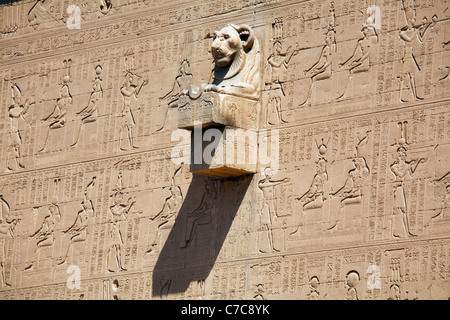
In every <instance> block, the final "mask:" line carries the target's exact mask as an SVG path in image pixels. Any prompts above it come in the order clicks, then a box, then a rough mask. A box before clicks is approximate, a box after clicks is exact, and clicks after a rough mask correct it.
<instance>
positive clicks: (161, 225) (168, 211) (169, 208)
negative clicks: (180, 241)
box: [147, 186, 183, 253]
mask: <svg viewBox="0 0 450 320" xmlns="http://www.w3.org/2000/svg"><path fill="white" fill-rule="evenodd" d="M182 202H183V195H182V194H181V189H180V187H178V186H172V187H170V196H169V197H168V198H166V201H165V202H164V205H163V207H162V209H161V211H159V212H158V213H157V214H156V215H155V216H154V217H152V218H150V220H151V221H156V222H157V223H158V227H157V231H156V233H155V236H154V238H153V241H152V243H151V245H150V248H149V249H148V250H147V253H151V252H153V250H154V247H156V246H157V245H158V243H159V242H160V241H161V237H162V231H163V230H170V229H172V227H173V226H174V225H175V219H176V216H177V214H178V211H179V209H180V207H181V204H182Z"/></svg>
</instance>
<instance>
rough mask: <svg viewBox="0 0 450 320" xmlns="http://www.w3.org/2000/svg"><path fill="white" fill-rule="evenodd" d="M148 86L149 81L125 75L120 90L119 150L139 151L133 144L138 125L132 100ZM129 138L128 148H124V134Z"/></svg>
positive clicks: (130, 74) (128, 73)
mask: <svg viewBox="0 0 450 320" xmlns="http://www.w3.org/2000/svg"><path fill="white" fill-rule="evenodd" d="M147 84H148V80H147V79H142V77H140V76H138V75H136V74H133V73H131V71H128V72H127V73H126V74H125V82H124V83H123V85H122V87H121V88H120V93H121V94H122V101H123V105H122V113H121V118H120V129H119V148H120V150H123V151H125V150H128V149H137V148H138V147H137V146H135V145H134V143H133V130H132V129H133V127H134V126H135V125H136V120H135V118H134V115H133V111H132V108H131V105H132V98H133V97H134V98H135V99H137V98H138V96H139V93H140V92H141V90H142V87H143V86H145V85H147ZM124 131H125V134H126V136H127V138H128V148H125V147H124V146H123V142H122V140H123V134H124Z"/></svg>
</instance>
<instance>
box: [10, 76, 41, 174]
mask: <svg viewBox="0 0 450 320" xmlns="http://www.w3.org/2000/svg"><path fill="white" fill-rule="evenodd" d="M12 90H13V102H14V103H13V105H12V106H10V107H9V109H8V115H9V120H10V132H9V135H10V136H9V146H8V157H7V159H8V160H7V161H8V164H7V168H8V170H11V171H12V170H13V166H12V165H11V164H10V163H9V162H10V161H11V158H14V161H15V164H16V166H15V167H16V168H24V165H23V164H22V150H21V149H22V136H21V134H20V130H19V120H20V119H23V117H24V116H25V114H26V113H27V112H28V109H29V107H30V106H31V105H32V104H33V103H34V102H31V103H30V102H28V99H26V100H25V102H22V92H21V90H20V88H19V86H18V85H17V84H16V83H15V84H14V85H13V86H12Z"/></svg>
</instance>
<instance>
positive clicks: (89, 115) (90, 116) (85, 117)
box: [72, 65, 103, 147]
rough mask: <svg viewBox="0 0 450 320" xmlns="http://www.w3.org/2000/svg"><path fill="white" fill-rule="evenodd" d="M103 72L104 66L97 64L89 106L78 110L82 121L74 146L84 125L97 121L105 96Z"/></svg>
mask: <svg viewBox="0 0 450 320" xmlns="http://www.w3.org/2000/svg"><path fill="white" fill-rule="evenodd" d="M101 74H102V67H101V66H100V65H97V66H96V67H95V79H94V81H93V83H92V92H91V95H90V96H89V101H88V103H87V106H86V107H84V108H83V109H82V110H81V111H79V112H77V116H79V117H80V121H81V123H80V127H79V128H78V134H77V137H76V138H75V142H74V143H73V144H72V147H75V146H77V144H78V140H79V139H80V136H81V132H82V130H83V128H84V125H85V124H87V123H90V122H95V121H97V118H98V106H99V104H100V102H101V100H102V98H103V88H102V78H101V77H100V76H101Z"/></svg>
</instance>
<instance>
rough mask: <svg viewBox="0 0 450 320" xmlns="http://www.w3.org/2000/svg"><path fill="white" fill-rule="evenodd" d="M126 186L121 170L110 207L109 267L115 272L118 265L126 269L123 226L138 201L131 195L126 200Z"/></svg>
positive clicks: (121, 268) (123, 269)
mask: <svg viewBox="0 0 450 320" xmlns="http://www.w3.org/2000/svg"><path fill="white" fill-rule="evenodd" d="M124 189H125V188H124V187H123V181H122V172H121V170H119V175H118V177H117V184H116V187H115V188H114V189H113V190H112V191H114V193H113V194H112V195H111V197H112V205H111V206H110V207H109V212H110V213H111V216H110V217H111V233H110V242H109V247H108V261H107V268H108V271H109V272H115V271H116V267H117V268H118V269H119V270H120V271H126V269H125V267H124V264H123V255H122V250H123V249H124V245H125V242H124V237H123V235H122V234H123V228H124V226H123V225H124V224H126V223H127V216H128V214H129V213H130V211H131V208H132V207H133V205H134V204H135V203H136V201H135V200H134V199H133V198H132V197H129V198H128V200H127V201H124V192H123V191H124Z"/></svg>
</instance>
